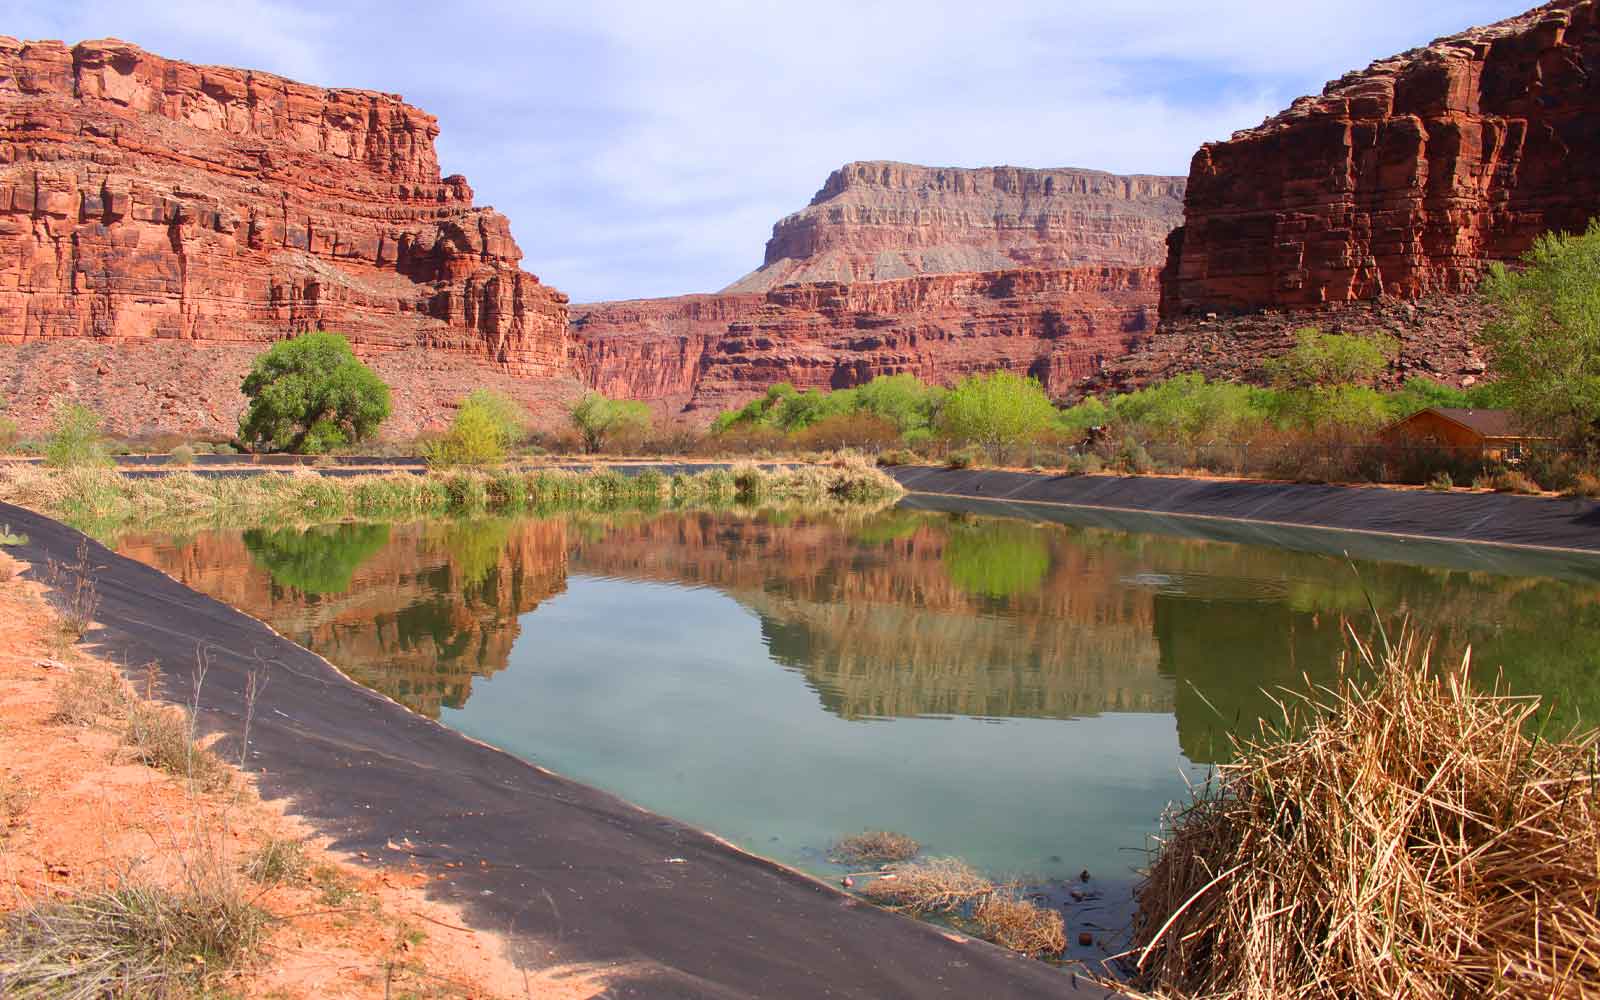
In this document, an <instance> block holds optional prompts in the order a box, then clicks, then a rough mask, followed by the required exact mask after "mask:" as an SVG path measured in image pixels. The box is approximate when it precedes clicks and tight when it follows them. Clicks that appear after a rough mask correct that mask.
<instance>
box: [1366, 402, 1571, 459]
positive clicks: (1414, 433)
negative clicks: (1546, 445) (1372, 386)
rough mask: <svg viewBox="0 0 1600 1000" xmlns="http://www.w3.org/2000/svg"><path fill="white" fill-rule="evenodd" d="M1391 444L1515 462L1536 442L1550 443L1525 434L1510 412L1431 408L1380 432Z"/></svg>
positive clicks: (1540, 436)
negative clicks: (1431, 448) (1473, 454)
mask: <svg viewBox="0 0 1600 1000" xmlns="http://www.w3.org/2000/svg"><path fill="white" fill-rule="evenodd" d="M1378 437H1379V438H1381V439H1382V440H1384V441H1385V442H1388V443H1390V444H1404V445H1413V446H1416V447H1427V446H1433V447H1444V448H1454V449H1458V450H1461V451H1473V452H1476V453H1477V454H1479V455H1482V456H1483V457H1484V458H1489V459H1495V460H1498V461H1511V462H1514V461H1516V460H1517V459H1520V458H1521V457H1522V449H1523V447H1524V446H1525V445H1527V444H1529V443H1531V442H1533V441H1542V440H1548V438H1547V437H1545V436H1543V435H1539V434H1528V433H1525V432H1524V431H1523V430H1522V428H1521V426H1520V425H1519V423H1518V421H1517V417H1516V414H1514V413H1512V412H1511V411H1510V410H1464V409H1459V408H1456V407H1448V406H1430V407H1429V408H1428V409H1426V410H1421V411H1419V412H1417V413H1413V414H1412V415H1411V416H1409V417H1406V418H1405V419H1404V420H1397V421H1395V422H1394V423H1392V424H1390V425H1389V426H1388V427H1385V428H1384V429H1383V430H1381V431H1379V432H1378Z"/></svg>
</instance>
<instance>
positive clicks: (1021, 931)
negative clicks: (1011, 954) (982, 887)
mask: <svg viewBox="0 0 1600 1000" xmlns="http://www.w3.org/2000/svg"><path fill="white" fill-rule="evenodd" d="M972 922H973V924H975V925H976V926H977V928H978V933H979V935H980V936H982V937H983V938H984V940H986V941H993V942H994V943H995V944H997V945H999V946H1000V947H1002V948H1009V949H1011V950H1012V951H1015V952H1020V953H1021V954H1024V955H1027V956H1028V957H1030V958H1038V957H1039V956H1041V955H1057V954H1060V953H1061V952H1062V951H1063V950H1064V949H1065V948H1066V947H1067V927H1066V921H1064V920H1063V919H1062V917H1061V914H1060V913H1058V912H1056V911H1055V910H1047V909H1045V908H1044V907H1042V906H1040V905H1039V904H1037V903H1035V902H1034V901H1033V900H1031V899H1025V898H1023V897H1022V896H1020V895H1018V894H1017V893H1016V891H1015V890H1010V889H1007V890H1000V891H996V892H993V893H991V894H989V895H987V896H985V897H983V899H981V900H979V901H978V905H977V906H976V907H974V908H973V910H972Z"/></svg>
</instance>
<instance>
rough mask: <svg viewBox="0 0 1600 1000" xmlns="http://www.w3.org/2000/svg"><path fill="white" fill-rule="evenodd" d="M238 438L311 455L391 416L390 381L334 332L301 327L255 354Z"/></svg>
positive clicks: (364, 434)
mask: <svg viewBox="0 0 1600 1000" xmlns="http://www.w3.org/2000/svg"><path fill="white" fill-rule="evenodd" d="M242 389H243V391H244V394H245V395H246V396H247V397H249V399H250V405H249V407H248V408H246V410H245V413H244V416H243V417H241V418H240V419H239V437H240V439H241V440H243V441H244V442H245V443H246V444H248V445H250V446H251V447H258V446H264V447H267V448H270V449H273V450H276V451H295V452H303V453H310V454H315V453H319V452H325V451H330V450H332V449H334V448H338V447H340V446H342V445H345V444H349V443H353V442H356V441H360V440H362V439H364V438H367V437H369V436H371V435H372V434H373V433H374V432H375V431H376V430H377V429H378V425H379V424H381V423H383V421H384V420H386V419H387V418H388V416H389V387H388V386H387V385H384V384H383V380H382V379H380V378H378V376H377V375H375V374H373V372H372V370H371V369H370V368H368V367H367V366H366V365H364V364H362V363H361V362H360V361H359V360H357V358H356V356H355V352H354V351H352V350H350V344H349V342H348V341H346V340H345V339H344V338H343V337H341V336H339V335H338V334H336V333H324V332H320V331H319V332H316V333H305V334H301V335H300V336H298V337H294V338H292V339H290V340H283V341H279V342H278V343H276V344H273V345H272V347H271V348H270V349H268V350H267V352H266V353H264V354H262V355H261V356H260V357H258V358H256V360H255V364H254V365H253V366H252V367H251V369H250V374H248V375H246V376H245V377H244V384H243V386H242Z"/></svg>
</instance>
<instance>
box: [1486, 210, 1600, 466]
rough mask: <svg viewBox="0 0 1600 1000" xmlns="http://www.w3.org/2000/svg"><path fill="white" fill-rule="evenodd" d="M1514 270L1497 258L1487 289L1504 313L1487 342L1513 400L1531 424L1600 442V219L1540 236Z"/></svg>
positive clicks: (1588, 443)
mask: <svg viewBox="0 0 1600 1000" xmlns="http://www.w3.org/2000/svg"><path fill="white" fill-rule="evenodd" d="M1522 263H1523V265H1524V266H1523V267H1522V268H1521V269H1520V270H1512V269H1510V268H1507V267H1505V266H1503V265H1500V264H1495V265H1494V266H1493V268H1492V269H1491V270H1490V272H1489V276H1488V278H1486V279H1485V281H1484V286H1483V290H1484V295H1485V296H1486V297H1487V298H1488V300H1489V301H1490V302H1492V303H1493V304H1494V306H1495V307H1496V309H1497V312H1498V315H1497V316H1496V318H1495V319H1494V320H1493V321H1492V322H1490V323H1489V324H1488V325H1487V326H1486V327H1485V328H1484V331H1483V335H1482V338H1481V342H1482V344H1483V346H1484V348H1485V349H1486V350H1487V352H1488V354H1489V356H1490V360H1491V362H1492V364H1493V366H1494V369H1495V370H1496V371H1497V372H1498V373H1499V383H1498V384H1499V385H1500V387H1501V389H1502V391H1503V393H1504V396H1505V398H1506V400H1507V402H1508V403H1509V404H1510V406H1511V408H1512V409H1513V410H1515V411H1517V413H1519V414H1520V415H1521V416H1522V418H1523V419H1524V420H1525V421H1526V422H1527V424H1528V425H1529V426H1531V427H1540V428H1548V429H1550V430H1552V431H1555V432H1557V433H1559V434H1562V435H1564V436H1566V437H1568V438H1569V439H1571V441H1572V442H1573V443H1574V444H1577V445H1580V446H1583V447H1585V448H1588V449H1593V448H1594V447H1595V446H1596V445H1597V444H1600V220H1597V221H1596V222H1591V223H1590V224H1589V229H1588V231H1587V232H1585V233H1584V234H1583V235H1581V236H1576V235H1569V234H1562V233H1552V234H1549V235H1546V236H1542V237H1540V238H1539V239H1538V240H1537V241H1536V242H1535V243H1534V245H1533V248H1532V249H1530V250H1529V251H1528V252H1527V253H1526V254H1524V255H1523V257H1522Z"/></svg>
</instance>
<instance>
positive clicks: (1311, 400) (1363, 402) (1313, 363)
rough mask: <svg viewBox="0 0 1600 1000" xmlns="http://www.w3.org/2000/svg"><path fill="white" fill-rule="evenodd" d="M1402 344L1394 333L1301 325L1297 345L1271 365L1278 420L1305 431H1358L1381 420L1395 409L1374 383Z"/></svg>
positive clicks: (1367, 428)
mask: <svg viewBox="0 0 1600 1000" xmlns="http://www.w3.org/2000/svg"><path fill="white" fill-rule="evenodd" d="M1397 347H1398V345H1397V344H1396V343H1395V341H1394V339H1393V338H1391V337H1385V336H1377V335H1373V336H1360V335H1355V334H1341V333H1323V332H1322V331H1321V330H1318V329H1316V328H1315V327H1311V328H1307V329H1305V330H1301V331H1300V332H1299V333H1298V334H1297V335H1296V342H1295V346H1294V349H1293V350H1291V351H1289V352H1288V353H1287V354H1285V355H1283V356H1282V357H1278V358H1274V359H1272V360H1270V361H1268V362H1267V365H1266V369H1267V373H1268V374H1269V375H1270V376H1271V377H1272V381H1273V384H1274V386H1275V387H1276V388H1277V389H1278V392H1277V395H1276V396H1275V397H1274V398H1273V399H1272V400H1271V405H1272V408H1273V411H1274V413H1275V415H1276V416H1277V418H1278V422H1279V423H1281V424H1284V425H1287V426H1290V427H1296V428H1299V429H1301V430H1305V431H1329V430H1332V431H1338V430H1345V431H1352V432H1356V433H1363V432H1366V431H1371V430H1373V429H1375V428H1377V427H1379V426H1381V425H1382V424H1383V423H1384V422H1385V421H1386V420H1388V419H1389V410H1388V408H1387V407H1386V405H1385V401H1384V397H1383V396H1382V395H1381V394H1380V393H1378V392H1377V390H1375V389H1373V388H1372V384H1373V383H1374V382H1376V381H1377V379H1378V378H1379V376H1381V375H1382V374H1383V373H1384V371H1385V370H1386V369H1387V368H1388V366H1389V361H1390V359H1391V358H1392V357H1393V356H1394V354H1395V351H1396V350H1397Z"/></svg>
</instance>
